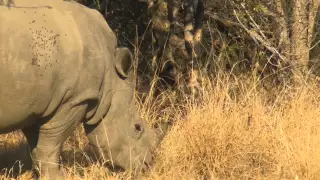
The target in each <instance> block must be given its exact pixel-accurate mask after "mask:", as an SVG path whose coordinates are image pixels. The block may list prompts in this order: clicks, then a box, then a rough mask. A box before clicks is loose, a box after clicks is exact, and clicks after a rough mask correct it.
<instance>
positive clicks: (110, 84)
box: [85, 67, 116, 125]
mask: <svg viewBox="0 0 320 180" xmlns="http://www.w3.org/2000/svg"><path fill="white" fill-rule="evenodd" d="M110 77H114V75H113V76H112V70H111V69H110V67H108V68H107V70H106V75H105V78H104V83H103V87H102V88H101V91H102V96H101V99H100V102H99V104H98V108H97V111H96V113H95V114H94V115H93V117H92V118H91V119H89V120H88V121H87V122H85V123H86V124H87V125H95V124H97V123H99V122H100V121H101V120H102V119H103V118H104V117H105V115H106V114H107V112H108V111H109V109H110V107H111V101H112V94H113V88H114V86H115V83H116V81H115V80H114V79H112V78H110Z"/></svg>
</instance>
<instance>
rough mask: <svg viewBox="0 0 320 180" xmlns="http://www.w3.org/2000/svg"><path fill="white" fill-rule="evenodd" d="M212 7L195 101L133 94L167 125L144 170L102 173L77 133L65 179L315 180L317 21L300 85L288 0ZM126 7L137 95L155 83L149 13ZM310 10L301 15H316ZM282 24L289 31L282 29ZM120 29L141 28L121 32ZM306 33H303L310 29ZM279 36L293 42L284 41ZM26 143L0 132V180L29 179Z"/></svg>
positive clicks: (319, 101) (318, 160)
mask: <svg viewBox="0 0 320 180" xmlns="http://www.w3.org/2000/svg"><path fill="white" fill-rule="evenodd" d="M217 1H218V2H217ZM217 1H213V0H212V1H211V0H207V1H206V2H205V5H206V6H205V7H206V12H205V14H206V16H205V21H204V37H203V41H202V45H203V51H204V54H203V59H202V62H201V63H202V67H203V69H204V70H203V77H202V81H201V88H200V96H199V97H198V99H196V100H192V99H190V98H188V97H187V95H185V94H183V93H181V92H179V89H175V90H174V91H172V90H170V89H169V90H167V91H166V92H163V94H161V95H160V96H158V97H152V96H151V95H150V94H152V93H149V94H148V93H145V92H144V93H141V92H137V93H136V94H137V104H138V105H139V107H140V111H141V113H142V116H143V117H145V118H146V119H147V120H148V122H150V124H151V123H153V122H158V121H170V122H172V123H173V126H172V127H171V129H170V131H169V132H168V134H167V136H166V137H165V138H164V140H163V141H162V143H161V144H160V147H159V148H158V149H157V152H156V159H155V164H154V165H153V166H152V168H151V169H150V172H148V173H138V175H137V176H133V173H132V172H130V171H127V172H121V173H115V172H111V171H109V170H107V169H106V168H105V167H104V166H103V165H101V164H98V163H96V162H95V161H93V160H92V159H91V157H90V152H89V151H88V149H87V139H86V137H85V136H84V132H83V129H82V127H79V128H78V129H77V131H76V132H75V133H74V134H73V135H72V136H71V137H70V138H69V139H68V141H67V142H66V143H65V145H64V151H63V154H62V160H63V166H64V171H65V172H66V174H67V175H68V178H69V179H89V180H91V179H296V180H297V179H312V180H313V179H320V91H319V88H320V78H319V74H320V70H319V67H320V66H319V64H320V63H319V60H318V57H319V55H320V53H319V52H320V49H319V46H318V41H319V40H320V37H319V35H318V32H320V31H319V27H318V22H319V21H318V20H317V18H316V17H314V22H313V26H314V29H313V30H312V31H311V33H310V31H309V35H308V34H307V35H308V36H310V34H312V36H311V37H310V40H309V42H308V44H309V45H306V48H307V50H308V57H307V58H308V66H307V67H308V68H307V70H306V71H304V70H303V69H302V71H304V73H301V74H300V77H299V79H302V82H301V81H299V83H297V82H296V81H292V77H293V78H296V76H293V75H291V74H290V73H292V71H290V69H292V68H290V67H292V66H293V65H297V64H292V63H290V62H293V61H295V60H296V59H297V56H299V57H301V54H302V55H305V53H304V52H302V53H300V54H299V53H298V52H296V49H297V48H296V47H291V46H292V45H291V44H294V42H295V40H292V38H293V37H294V36H293V35H292V34H294V33H292V29H293V28H294V24H295V23H294V18H290V17H291V15H292V14H294V13H292V11H294V10H293V9H294V8H293V5H294V1H289V0H288V1H277V0H275V1H264V0H255V1H250V3H249V2H246V1H236V0H234V1H231V0H217ZM277 2H281V7H282V8H283V9H284V10H285V11H283V12H284V14H281V12H279V6H277V5H279V4H277ZM311 2H313V1H308V3H309V4H311ZM121 3H124V4H127V8H129V5H128V4H130V3H128V2H126V1H125V0H124V1H122V2H120V1H115V2H114V6H115V5H117V7H119V4H121ZM131 3H134V4H135V3H136V2H133V1H132V2H131ZM130 7H131V9H130V11H132V12H135V15H134V16H129V15H128V14H127V13H120V14H119V12H121V11H122V9H121V8H120V9H117V8H115V9H114V16H112V15H111V16H110V17H111V20H110V22H109V24H110V26H111V27H112V28H113V29H114V30H115V32H116V33H117V35H118V37H119V39H120V40H119V41H121V42H120V43H122V44H125V45H128V46H131V48H132V49H133V51H134V52H135V57H136V63H137V64H138V65H137V68H138V74H139V78H138V81H137V82H138V88H137V89H141V88H140V87H139V86H140V84H139V82H140V79H148V78H149V80H150V82H151V81H152V79H151V78H150V76H151V75H150V76H149V74H148V72H145V69H146V68H145V67H146V66H148V59H149V60H150V57H151V55H150V52H149V51H150V48H152V47H150V46H149V45H150V43H145V41H147V42H148V41H149V40H150V39H149V40H148V33H149V32H148V28H147V27H148V22H149V21H148V20H147V19H148V17H145V15H143V14H144V13H143V12H146V9H143V8H146V7H145V6H139V4H138V5H137V4H135V5H132V6H130ZM137 7H138V8H137ZM141 7H143V8H141ZM284 7H285V8H284ZM310 7H313V6H311V5H310ZM310 7H309V8H308V9H306V12H310V11H311V10H312V9H313V10H314V8H310ZM137 9H138V10H139V11H138V10H137ZM141 9H142V10H143V11H141ZM117 13H118V14H117ZM279 13H280V14H279ZM112 17H113V18H112ZM129 17H130V18H129ZM310 19H311V18H309V20H310ZM284 21H285V22H286V23H287V25H286V26H281V23H284ZM123 22H125V23H126V24H130V23H131V24H138V25H140V26H139V27H141V26H142V27H143V28H142V30H141V29H138V28H137V26H135V25H133V26H130V25H127V26H126V27H124V26H119V23H123ZM279 24H280V25H279ZM305 26H306V27H305V29H309V26H310V24H306V25H305ZM283 28H285V29H286V30H284V31H283ZM146 29H147V30H146ZM283 32H287V33H288V35H284V36H287V38H289V43H288V42H285V41H283V40H281V39H282V38H281V37H283ZM301 34H302V33H301ZM149 38H150V37H149ZM285 39H286V38H285ZM310 41H311V42H310ZM149 42H150V41H149ZM286 43H288V44H286ZM288 46H289V47H288ZM303 51H304V50H303ZM293 52H296V53H297V54H293ZM289 60H290V61H289ZM288 61H289V63H288ZM297 63H298V64H299V62H297ZM301 64H302V63H300V65H301ZM293 72H295V70H293ZM152 90H153V89H151V92H152ZM25 143H26V141H25V139H24V137H23V135H22V134H21V133H20V132H19V131H17V132H13V133H10V134H4V135H0V165H1V167H0V169H2V171H1V174H0V179H17V178H19V179H30V177H31V173H30V159H28V156H27V147H26V144H25ZM17 160H19V161H17Z"/></svg>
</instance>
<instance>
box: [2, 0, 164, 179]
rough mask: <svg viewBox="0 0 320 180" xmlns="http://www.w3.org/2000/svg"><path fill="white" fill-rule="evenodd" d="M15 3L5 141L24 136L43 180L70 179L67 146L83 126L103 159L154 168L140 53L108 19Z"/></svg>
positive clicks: (8, 33) (46, 2)
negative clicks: (141, 107) (138, 102)
mask: <svg viewBox="0 0 320 180" xmlns="http://www.w3.org/2000/svg"><path fill="white" fill-rule="evenodd" d="M13 2H14V3H12V1H11V3H9V4H8V3H7V1H6V0H4V1H3V0H2V1H1V2H0V133H2V134H3V133H9V132H12V131H15V130H19V129H21V130H22V132H23V134H24V135H25V137H26V139H27V142H28V144H29V147H30V152H31V153H30V154H31V157H32V160H33V165H34V167H35V169H37V171H36V172H39V173H40V176H41V177H42V176H48V177H50V179H61V178H62V176H61V175H63V173H62V170H61V168H60V166H59V159H60V158H59V155H60V152H61V149H62V145H63V143H64V141H65V140H66V138H67V137H68V136H69V135H70V134H71V133H72V132H73V131H74V130H75V129H76V127H77V126H78V125H80V124H81V123H82V124H83V125H84V128H85V132H86V134H87V137H88V140H89V144H90V146H91V147H93V149H94V150H95V152H96V153H97V154H98V155H99V157H104V158H107V159H109V160H110V162H111V164H112V165H114V166H119V167H122V168H124V169H127V168H147V166H148V165H149V164H151V162H152V154H153V151H154V150H155V148H156V146H157V145H158V144H159V141H160V137H159V133H158V132H157V130H156V129H154V128H151V127H149V126H148V124H147V122H146V120H145V119H142V118H141V117H140V115H139V113H138V110H137V108H136V106H135V104H134V84H133V78H134V76H133V68H132V60H133V56H132V53H131V52H130V50H129V49H127V48H125V47H118V45H117V38H116V36H115V34H114V33H113V32H112V30H111V29H110V28H109V26H108V24H107V23H106V21H105V20H104V18H103V16H102V15H101V14H100V13H99V12H98V11H96V10H92V9H89V8H87V7H85V6H83V5H80V4H78V3H76V2H67V1H62V0H55V1H52V0H28V1H26V0H15V1H13ZM0 163H1V162H0Z"/></svg>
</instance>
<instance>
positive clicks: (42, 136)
mask: <svg viewBox="0 0 320 180" xmlns="http://www.w3.org/2000/svg"><path fill="white" fill-rule="evenodd" d="M64 107H70V106H64ZM86 108H87V105H80V106H75V107H72V108H62V109H60V110H59V111H58V112H57V113H56V114H55V115H53V116H52V117H51V118H48V119H45V120H44V121H45V123H44V124H42V125H34V126H32V127H29V128H25V129H23V133H24V135H25V136H26V138H27V140H28V144H29V147H30V151H31V158H32V161H33V165H34V166H33V167H34V169H35V170H36V172H37V173H36V174H35V175H36V177H39V176H40V178H41V179H42V178H48V179H50V180H58V179H59V180H60V179H64V178H65V177H64V174H63V172H62V170H61V169H60V162H59V159H60V158H59V156H60V153H61V150H62V145H63V143H64V141H65V140H66V138H67V137H68V136H69V135H70V134H71V132H73V131H74V130H75V128H76V127H77V125H78V124H79V123H80V121H81V120H82V119H83V117H84V115H85V112H86Z"/></svg>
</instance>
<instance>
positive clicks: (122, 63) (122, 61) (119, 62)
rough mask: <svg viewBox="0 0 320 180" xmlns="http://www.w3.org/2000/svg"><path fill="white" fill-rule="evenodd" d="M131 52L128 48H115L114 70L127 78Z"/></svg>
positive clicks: (130, 63) (130, 65)
mask: <svg viewBox="0 0 320 180" xmlns="http://www.w3.org/2000/svg"><path fill="white" fill-rule="evenodd" d="M132 61H133V57H132V53H131V51H130V50H129V49H128V48H116V61H115V65H116V70H117V72H118V73H119V74H120V75H121V76H123V77H125V78H128V77H129V75H130V72H131V71H132Z"/></svg>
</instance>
